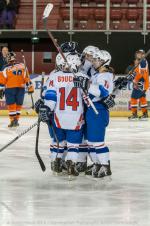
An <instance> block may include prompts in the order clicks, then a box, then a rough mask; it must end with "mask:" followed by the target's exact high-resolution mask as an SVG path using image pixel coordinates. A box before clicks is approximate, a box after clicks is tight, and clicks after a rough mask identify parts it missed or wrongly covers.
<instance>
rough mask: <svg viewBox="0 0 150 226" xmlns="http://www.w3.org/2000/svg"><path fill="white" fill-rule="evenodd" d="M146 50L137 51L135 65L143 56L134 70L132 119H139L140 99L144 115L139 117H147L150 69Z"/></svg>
mask: <svg viewBox="0 0 150 226" xmlns="http://www.w3.org/2000/svg"><path fill="white" fill-rule="evenodd" d="M144 56H145V52H144V50H138V51H136V53H135V65H137V64H138V63H139V61H140V60H141V59H142V58H143V60H142V61H141V63H140V64H139V66H137V68H136V69H135V70H134V72H135V77H134V80H133V91H132V94H131V100H130V102H131V111H132V115H131V116H130V117H129V119H130V120H135V119H138V114H137V108H138V100H139V102H140V107H141V110H142V116H140V117H139V119H147V118H148V111H147V100H146V91H147V90H148V88H149V69H148V63H147V61H146V59H144Z"/></svg>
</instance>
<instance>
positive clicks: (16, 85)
mask: <svg viewBox="0 0 150 226" xmlns="http://www.w3.org/2000/svg"><path fill="white" fill-rule="evenodd" d="M7 60H8V64H7V65H6V66H5V67H4V68H3V70H2V71H1V73H0V89H1V90H2V88H4V89H5V90H4V93H5V98H6V104H7V107H8V110H9V118H10V124H9V125H8V127H16V126H19V123H18V121H19V118H20V112H21V108H22V105H23V101H24V95H25V87H27V90H28V93H29V94H31V93H33V92H34V87H33V85H32V82H31V80H30V77H29V72H28V69H27V68H26V67H25V65H24V64H23V63H17V62H16V54H15V53H13V52H11V53H9V54H8V57H7Z"/></svg>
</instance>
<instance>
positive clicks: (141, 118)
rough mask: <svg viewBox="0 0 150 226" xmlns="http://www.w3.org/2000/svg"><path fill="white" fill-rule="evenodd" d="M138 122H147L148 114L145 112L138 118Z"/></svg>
mask: <svg viewBox="0 0 150 226" xmlns="http://www.w3.org/2000/svg"><path fill="white" fill-rule="evenodd" d="M139 120H140V121H147V120H148V113H147V112H145V113H143V115H141V116H139Z"/></svg>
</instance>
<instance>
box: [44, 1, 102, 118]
mask: <svg viewBox="0 0 150 226" xmlns="http://www.w3.org/2000/svg"><path fill="white" fill-rule="evenodd" d="M52 9H53V4H51V3H49V4H47V6H46V7H45V9H44V13H43V22H44V23H45V25H46V21H47V18H48V17H49V15H50V13H51V11H52ZM46 30H47V33H48V35H49V37H50V39H51V40H52V42H53V44H54V46H55V47H56V49H57V51H58V52H59V53H60V54H61V56H62V57H63V59H64V61H65V62H66V63H67V65H68V67H69V70H70V72H71V73H72V74H73V75H74V77H76V74H75V73H74V72H73V70H71V68H70V65H69V63H68V61H67V59H66V57H65V55H64V53H63V51H62V50H61V48H60V46H59V45H58V43H57V42H56V40H55V38H54V37H53V35H52V33H51V32H50V31H49V30H48V29H47V28H46ZM83 93H84V95H85V96H86V98H87V101H88V103H89V105H90V106H91V107H92V109H93V110H94V112H95V114H98V111H97V109H96V108H95V106H94V104H93V102H92V100H91V99H90V98H89V96H88V95H87V92H85V91H83Z"/></svg>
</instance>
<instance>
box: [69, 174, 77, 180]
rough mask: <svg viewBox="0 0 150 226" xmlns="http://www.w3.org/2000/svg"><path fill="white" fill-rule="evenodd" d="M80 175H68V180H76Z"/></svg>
mask: <svg viewBox="0 0 150 226" xmlns="http://www.w3.org/2000/svg"><path fill="white" fill-rule="evenodd" d="M77 177H78V176H73V175H68V181H74V180H76V179H77Z"/></svg>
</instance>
